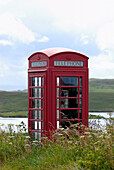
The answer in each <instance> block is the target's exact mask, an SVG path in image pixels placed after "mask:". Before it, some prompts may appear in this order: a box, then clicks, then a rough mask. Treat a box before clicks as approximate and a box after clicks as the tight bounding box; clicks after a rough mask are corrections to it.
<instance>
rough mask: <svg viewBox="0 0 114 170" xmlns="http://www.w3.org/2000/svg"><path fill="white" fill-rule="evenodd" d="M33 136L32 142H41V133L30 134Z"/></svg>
mask: <svg viewBox="0 0 114 170" xmlns="http://www.w3.org/2000/svg"><path fill="white" fill-rule="evenodd" d="M32 134H33V137H32V138H33V140H38V141H39V142H41V133H40V132H32Z"/></svg>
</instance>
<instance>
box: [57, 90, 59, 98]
mask: <svg viewBox="0 0 114 170" xmlns="http://www.w3.org/2000/svg"><path fill="white" fill-rule="evenodd" d="M57 97H59V88H57Z"/></svg>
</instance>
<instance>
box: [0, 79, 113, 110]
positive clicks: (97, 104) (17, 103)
mask: <svg viewBox="0 0 114 170" xmlns="http://www.w3.org/2000/svg"><path fill="white" fill-rule="evenodd" d="M27 96H28V94H27V90H23V91H16V92H15V91H14V92H6V91H0V113H3V112H21V111H27V107H28V106H27V105H28V97H27ZM89 110H90V111H114V79H90V81H89Z"/></svg>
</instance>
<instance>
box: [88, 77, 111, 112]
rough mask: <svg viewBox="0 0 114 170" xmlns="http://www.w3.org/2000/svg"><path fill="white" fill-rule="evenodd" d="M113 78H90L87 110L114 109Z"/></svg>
mask: <svg viewBox="0 0 114 170" xmlns="http://www.w3.org/2000/svg"><path fill="white" fill-rule="evenodd" d="M113 101H114V79H103V80H102V79H90V81H89V111H114V102H113Z"/></svg>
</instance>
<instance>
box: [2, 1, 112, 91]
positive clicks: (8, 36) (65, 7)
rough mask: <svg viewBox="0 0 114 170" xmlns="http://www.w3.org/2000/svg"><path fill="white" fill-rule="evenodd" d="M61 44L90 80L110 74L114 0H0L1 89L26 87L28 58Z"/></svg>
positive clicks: (109, 76)
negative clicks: (82, 62)
mask: <svg viewBox="0 0 114 170" xmlns="http://www.w3.org/2000/svg"><path fill="white" fill-rule="evenodd" d="M52 47H65V48H70V49H73V50H76V51H78V52H81V53H83V54H85V55H87V56H88V57H89V68H90V72H89V76H90V78H102V79H103V78H107V79H109V78H114V0H0V90H22V89H26V88H27V68H28V61H27V60H28V57H29V56H30V55H31V54H32V53H34V52H36V51H40V50H42V49H45V48H52Z"/></svg>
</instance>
